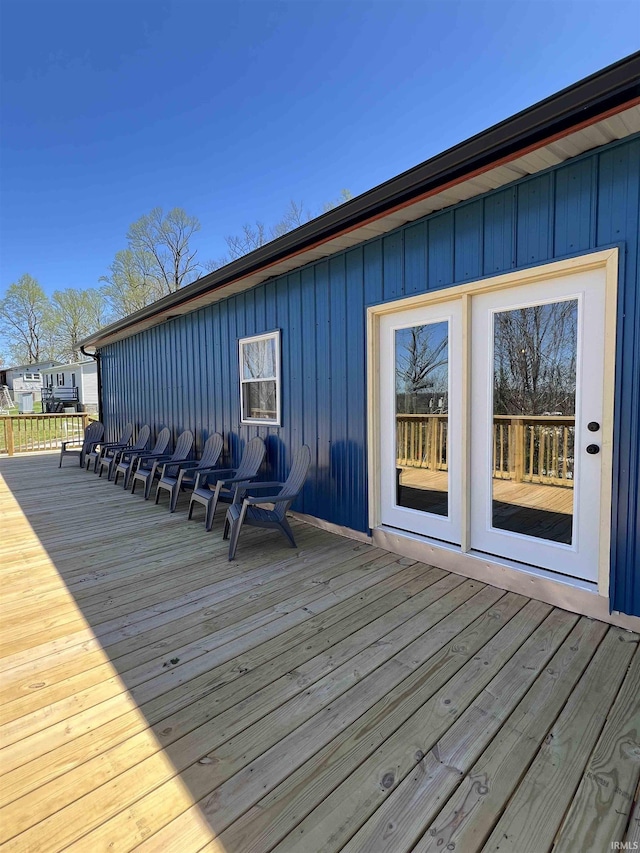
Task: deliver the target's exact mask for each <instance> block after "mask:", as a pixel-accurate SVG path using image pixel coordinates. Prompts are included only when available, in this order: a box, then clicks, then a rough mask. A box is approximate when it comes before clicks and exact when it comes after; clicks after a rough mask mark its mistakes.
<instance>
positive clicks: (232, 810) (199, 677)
mask: <svg viewBox="0 0 640 853" xmlns="http://www.w3.org/2000/svg"><path fill="white" fill-rule="evenodd" d="M0 473H1V474H2V476H3V479H2V480H0V525H1V527H0V531H1V535H0V566H1V567H2V571H1V576H2V584H3V586H2V590H3V592H2V604H3V618H2V630H1V636H0V641H1V646H0V671H1V672H2V699H1V704H0V715H1V718H0V731H1V732H2V739H1V742H0V743H1V749H0V769H1V770H2V773H3V775H2V780H1V784H0V805H1V809H0V843H3V847H2V850H3V851H4V850H6V851H20V852H21V853H23V851H57V850H70V851H82V852H83V853H97V851H107V850H108V851H112V853H125V851H128V850H133V849H136V850H143V851H158V852H159V853H160V851H162V852H163V853H164V851H177V853H192V851H194V853H195V851H200V850H203V851H205V850H206V851H209V852H210V853H212V851H217V852H218V853H251V851H270V850H277V851H279V853H282V851H302V853H307V851H308V853H320V851H321V853H329V851H337V850H345V851H350V853H355V851H376V853H377V851H389V853H400V851H410V850H413V851H420V853H423V852H424V851H443V850H457V851H459V853H472V851H476V850H485V851H498V850H499V851H500V852H501V853H505V851H513V852H514V853H516V851H517V853H527V851H530V853H543V851H548V850H552V849H553V851H554V853H575V851H581V853H584V851H598V853H604V851H608V850H611V849H613V848H612V847H611V846H610V845H611V842H614V841H620V842H622V841H624V840H626V841H628V842H634V841H635V842H640V807H639V805H638V793H637V788H638V780H639V776H640V652H639V651H638V636H637V635H635V634H631V633H629V632H626V631H624V630H622V629H619V628H616V627H609V626H607V625H605V624H603V623H601V622H596V621H593V620H589V619H587V618H581V617H578V616H576V615H574V614H571V613H568V612H566V611H562V610H559V609H556V608H553V607H551V606H549V605H547V604H542V603H540V602H537V601H533V600H529V599H527V598H525V597H523V596H520V595H516V594H513V593H505V592H504V591H502V590H500V589H497V588H495V587H489V586H483V585H482V584H480V583H479V582H477V581H470V580H465V579H464V578H462V577H460V576H456V575H451V574H447V573H446V572H444V571H441V570H439V569H434V568H430V567H429V566H426V565H423V564H419V563H413V562H411V561H409V560H407V559H399V558H397V557H396V556H395V555H393V554H390V553H387V552H384V551H380V550H376V549H375V548H373V547H372V546H370V545H366V544H362V543H358V542H356V541H353V540H349V539H343V538H338V537H336V536H333V535H331V534H329V533H326V532H324V531H319V530H316V529H314V528H312V527H309V526H306V525H302V524H299V523H298V524H296V535H297V537H298V544H299V548H298V549H297V550H296V551H292V550H291V549H288V548H287V547H286V545H285V543H284V540H282V539H280V538H279V537H278V536H277V534H270V533H268V532H265V531H260V530H254V531H248V532H247V533H246V534H243V536H242V538H241V540H240V547H239V550H238V560H237V562H234V563H228V562H227V559H226V553H225V552H226V547H225V543H223V542H222V540H221V537H220V519H218V520H217V523H216V526H215V527H214V531H213V532H212V533H211V534H206V533H205V532H204V529H203V526H202V525H201V524H200V523H198V522H195V521H194V522H190V523H189V522H187V521H186V520H185V513H184V509H183V508H184V500H182V501H181V504H180V505H179V511H178V512H177V513H176V514H175V515H173V516H171V515H169V513H168V512H167V509H166V501H165V503H164V505H163V507H161V508H159V507H156V506H154V505H153V503H152V502H149V503H145V502H144V501H143V500H142V498H141V497H138V496H133V497H132V496H131V495H128V494H126V493H124V492H123V490H122V489H121V488H120V487H117V488H116V487H114V486H113V485H111V484H108V483H106V482H104V481H101V480H98V479H97V478H96V477H95V476H93V475H92V474H87V473H85V472H84V471H81V470H80V469H79V468H78V467H77V466H74V465H72V464H71V463H68V467H65V468H63V469H62V470H61V471H60V470H58V468H57V457H56V455H53V454H34V455H29V456H16V457H14V458H12V459H2V460H0Z"/></svg>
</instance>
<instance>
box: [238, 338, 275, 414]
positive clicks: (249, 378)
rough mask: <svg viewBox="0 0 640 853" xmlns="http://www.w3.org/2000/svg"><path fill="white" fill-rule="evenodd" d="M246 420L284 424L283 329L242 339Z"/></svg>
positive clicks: (242, 409) (242, 397) (242, 401)
mask: <svg viewBox="0 0 640 853" xmlns="http://www.w3.org/2000/svg"><path fill="white" fill-rule="evenodd" d="M239 349H240V413H241V421H242V423H264V424H278V425H279V424H280V332H271V333H269V334H268V335H256V336H255V337H252V338H243V339H241V340H240V347H239Z"/></svg>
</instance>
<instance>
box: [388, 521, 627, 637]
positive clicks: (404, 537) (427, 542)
mask: <svg viewBox="0 0 640 853" xmlns="http://www.w3.org/2000/svg"><path fill="white" fill-rule="evenodd" d="M372 540H373V544H374V545H375V546H376V547H378V548H383V549H384V550H386V551H392V552H393V553H394V554H401V555H402V556H403V557H410V558H412V559H414V560H420V562H423V563H428V564H429V565H432V566H436V567H437V568H440V569H445V570H446V571H448V572H453V573H454V574H458V575H464V577H467V578H473V579H474V580H478V581H481V582H482V583H487V584H490V585H491V586H497V587H499V588H500V589H506V590H509V591H510V592H516V593H519V594H520V595H526V596H527V597H528V598H535V599H536V600H538V601H545V602H547V604H552V605H553V606H554V607H561V608H562V609H564V610H569V611H571V612H572V613H579V614H580V615H582V616H589V617H591V618H592V619H599V620H601V621H602V622H608V623H610V624H611V625H618V626H619V627H621V628H626V629H627V630H629V631H636V632H640V617H638V616H628V615H627V614H625V613H618V612H616V611H614V612H613V613H609V599H608V597H607V596H604V595H599V594H598V587H597V584H594V583H588V582H586V581H582V580H579V579H577V578H570V577H564V576H562V575H556V574H554V573H553V572H548V571H545V570H544V569H538V568H536V567H534V566H526V565H522V564H519V563H515V562H511V561H509V560H502V559H501V558H499V557H491V556H489V555H487V554H480V553H477V552H470V553H463V552H462V551H461V549H460V548H459V547H457V546H455V545H447V544H446V543H443V542H437V541H435V540H433V539H428V538H426V537H424V536H418V535H417V534H415V533H409V532H407V531H404V530H397V529H396V528H392V527H385V526H381V527H376V528H374V530H373V531H372Z"/></svg>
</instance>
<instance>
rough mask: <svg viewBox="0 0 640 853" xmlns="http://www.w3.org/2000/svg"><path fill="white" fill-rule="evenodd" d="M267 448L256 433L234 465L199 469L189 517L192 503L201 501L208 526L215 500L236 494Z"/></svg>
mask: <svg viewBox="0 0 640 853" xmlns="http://www.w3.org/2000/svg"><path fill="white" fill-rule="evenodd" d="M266 452H267V448H266V447H265V444H264V441H263V440H262V439H261V438H260V437H259V436H256V437H255V438H252V439H251V441H249V442H248V443H247V446H246V447H245V449H244V453H243V454H242V459H241V460H240V464H239V465H238V467H237V468H226V469H220V470H218V471H213V472H211V473H208V472H201V473H199V474H198V476H197V477H196V482H195V486H194V489H193V491H192V492H191V500H190V501H189V516H188V517H189V518H191V516H192V515H193V508H194V505H195V504H197V503H200V504H202V505H203V506H204V507H205V530H211V526H212V525H213V517H214V515H215V513H216V507H217V506H218V501H226V502H227V503H231V501H232V500H233V498H234V496H235V493H236V488H237V487H238V486H239V485H241V484H242V483H249V482H250V481H251V480H253V479H254V478H255V476H256V474H257V473H258V469H259V468H260V466H261V465H262V460H263V459H264V455H265V453H266ZM214 483H215V485H214Z"/></svg>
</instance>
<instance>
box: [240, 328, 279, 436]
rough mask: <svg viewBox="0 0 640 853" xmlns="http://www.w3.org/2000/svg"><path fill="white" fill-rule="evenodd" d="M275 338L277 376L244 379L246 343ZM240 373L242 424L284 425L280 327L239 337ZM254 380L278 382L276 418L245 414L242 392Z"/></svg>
mask: <svg viewBox="0 0 640 853" xmlns="http://www.w3.org/2000/svg"><path fill="white" fill-rule="evenodd" d="M267 340H274V341H275V344H276V345H275V350H276V363H275V376H264V377H261V378H260V379H244V378H243V369H242V368H243V364H242V351H243V347H244V346H245V345H246V344H253V343H257V342H258V341H267ZM238 374H239V379H240V388H239V390H240V423H242V424H254V425H255V424H258V425H260V424H261V425H263V426H277V427H279V426H282V418H281V405H280V399H281V393H280V386H281V376H280V329H276V330H275V331H274V332H265V333H264V334H261V335H251V336H250V337H247V338H239V339H238ZM254 382H275V383H276V418H275V420H274V419H273V418H250V417H247V416H246V415H245V411H244V394H243V393H242V391H243V388H242V386H243V385H248V384H250V383H254Z"/></svg>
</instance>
